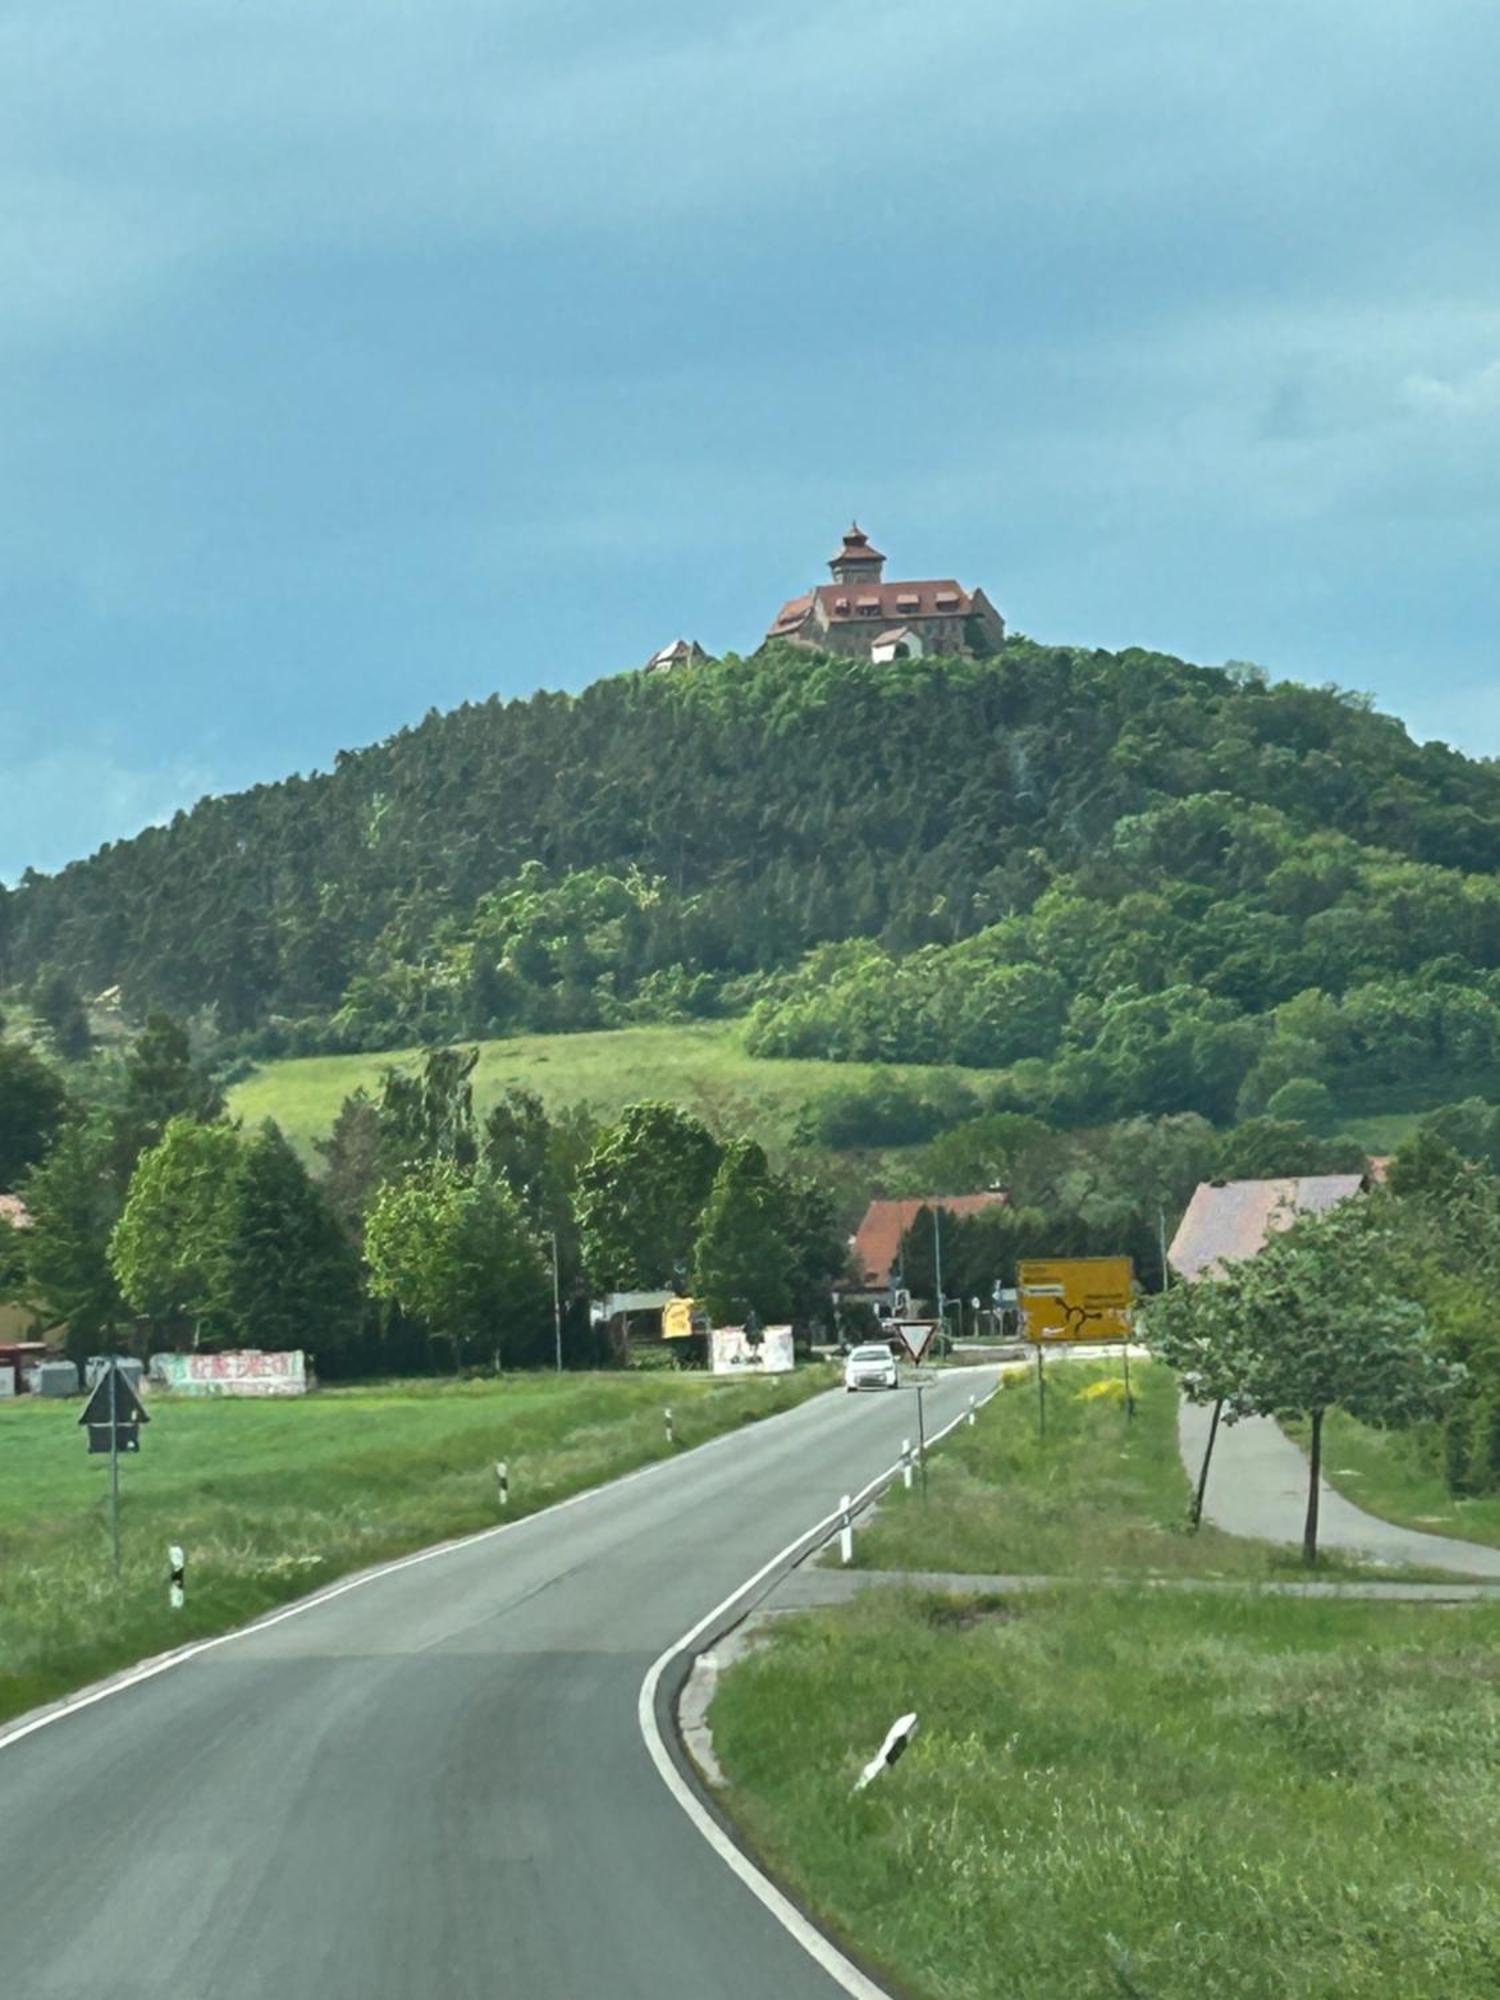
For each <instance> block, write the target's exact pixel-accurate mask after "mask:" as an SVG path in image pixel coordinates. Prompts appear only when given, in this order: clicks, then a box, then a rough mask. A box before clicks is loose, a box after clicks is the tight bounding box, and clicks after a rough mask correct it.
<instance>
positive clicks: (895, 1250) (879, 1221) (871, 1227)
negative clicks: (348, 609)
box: [849, 1188, 1010, 1305]
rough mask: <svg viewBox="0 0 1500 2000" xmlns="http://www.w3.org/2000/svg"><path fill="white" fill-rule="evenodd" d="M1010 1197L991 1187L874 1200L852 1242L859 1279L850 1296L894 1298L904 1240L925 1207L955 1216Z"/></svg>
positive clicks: (872, 1299)
mask: <svg viewBox="0 0 1500 2000" xmlns="http://www.w3.org/2000/svg"><path fill="white" fill-rule="evenodd" d="M1009 1199H1010V1196H1009V1195H1008V1194H1006V1193H1005V1192H1004V1191H1003V1189H1000V1188H992V1189H991V1190H990V1191H989V1192H988V1193H987V1194H919V1195H909V1196H908V1197H907V1198H906V1199H905V1200H904V1201H872V1202H871V1203H870V1205H869V1207H868V1208H867V1209H866V1210H865V1215H864V1220H863V1222H861V1223H860V1225H859V1228H858V1229H857V1230H856V1231H855V1234H854V1240H853V1242H852V1243H851V1245H850V1263H851V1265H852V1267H853V1270H854V1273H855V1276H856V1279H857V1283H856V1285H855V1288H854V1290H853V1291H851V1292H850V1294H849V1297H850V1298H851V1299H862V1300H865V1301H866V1302H867V1303H869V1304H871V1305H875V1304H877V1303H890V1302H891V1301H893V1300H894V1297H895V1294H896V1292H897V1290H899V1289H900V1284H901V1244H902V1240H903V1238H904V1237H905V1235H906V1233H907V1231H908V1230H909V1229H910V1228H911V1226H912V1224H913V1223H914V1222H915V1221H916V1219H917V1217H918V1216H919V1215H920V1214H921V1213H922V1210H923V1209H924V1208H926V1209H931V1210H934V1211H935V1210H937V1209H941V1210H942V1211H943V1213H944V1214H945V1215H950V1216H955V1217H957V1216H966V1215H978V1213H979V1212H980V1210H981V1209H985V1208H993V1207H995V1206H996V1204H997V1203H998V1204H999V1205H1001V1206H1002V1207H1003V1206H1004V1204H1005V1203H1006V1202H1008V1201H1009ZM944 1235H945V1240H946V1232H945V1233H944Z"/></svg>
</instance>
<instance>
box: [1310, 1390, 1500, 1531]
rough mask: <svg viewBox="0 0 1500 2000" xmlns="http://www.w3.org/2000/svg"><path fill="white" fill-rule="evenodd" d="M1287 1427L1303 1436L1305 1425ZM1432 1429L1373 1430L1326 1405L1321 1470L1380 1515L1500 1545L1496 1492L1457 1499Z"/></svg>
mask: <svg viewBox="0 0 1500 2000" xmlns="http://www.w3.org/2000/svg"><path fill="white" fill-rule="evenodd" d="M1285 1428H1286V1430H1287V1431H1288V1432H1289V1434H1290V1435H1292V1436H1293V1437H1297V1438H1298V1439H1299V1440H1303V1441H1304V1442H1305V1431H1306V1427H1305V1425H1299V1424H1295V1423H1289V1424H1287V1425H1286V1426H1285ZM1440 1451H1441V1443H1440V1439H1439V1437H1438V1435H1437V1434H1436V1432H1435V1430H1434V1429H1433V1428H1432V1427H1431V1426H1428V1425H1419V1426H1417V1427H1416V1428H1415V1429H1413V1430H1409V1431H1377V1430H1371V1429H1370V1428H1369V1427H1368V1426H1367V1425H1365V1424H1360V1423H1356V1422H1355V1421H1354V1419H1353V1417H1348V1416H1345V1414H1344V1412H1343V1411H1342V1410H1331V1411H1330V1412H1329V1415H1328V1419H1327V1423H1326V1426H1325V1429H1324V1437H1323V1473H1324V1477H1325V1478H1326V1479H1327V1480H1328V1483H1329V1485H1330V1486H1336V1487H1337V1488H1338V1490H1339V1492H1340V1493H1344V1494H1346V1495H1347V1496H1348V1497H1349V1499H1351V1500H1353V1501H1355V1502H1356V1503H1357V1504H1358V1505H1359V1506H1361V1507H1363V1508H1364V1509H1365V1511H1366V1512H1367V1513H1370V1514H1378V1515H1379V1516H1380V1518H1381V1520H1383V1521H1395V1522H1397V1523H1399V1524H1400V1526H1402V1527H1404V1528H1419V1529H1425V1530H1426V1532H1427V1533H1428V1534H1433V1535H1455V1536H1457V1537H1458V1538H1459V1540H1460V1541H1466V1542H1485V1543H1488V1544H1489V1546H1490V1547H1492V1548H1500V1494H1496V1493H1485V1494H1479V1495H1476V1496H1475V1497H1474V1498H1473V1499H1460V1498H1459V1497H1458V1496H1457V1495H1455V1494H1453V1493H1450V1492H1449V1491H1448V1485H1447V1482H1446V1480H1445V1479H1444V1478H1443V1473H1442V1464H1441V1459H1440Z"/></svg>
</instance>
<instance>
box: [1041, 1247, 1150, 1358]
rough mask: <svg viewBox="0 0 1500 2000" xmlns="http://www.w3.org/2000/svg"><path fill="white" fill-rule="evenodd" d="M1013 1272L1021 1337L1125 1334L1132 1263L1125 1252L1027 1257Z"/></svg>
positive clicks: (1116, 1336)
mask: <svg viewBox="0 0 1500 2000" xmlns="http://www.w3.org/2000/svg"><path fill="white" fill-rule="evenodd" d="M1017 1276H1018V1278H1019V1284H1018V1285H1017V1290H1018V1292H1019V1294H1020V1298H1019V1304H1020V1308H1021V1332H1022V1335H1023V1337H1024V1338H1025V1339H1027V1340H1033V1341H1089V1340H1129V1339H1130V1337H1131V1333H1132V1330H1133V1326H1132V1305H1133V1301H1134V1298H1135V1268H1134V1266H1133V1265H1132V1264H1131V1261H1130V1259H1129V1258H1128V1257H1046V1258H1042V1257H1029V1258H1027V1259H1026V1260H1025V1261H1024V1262H1023V1263H1022V1265H1021V1266H1020V1269H1019V1271H1018V1273H1017Z"/></svg>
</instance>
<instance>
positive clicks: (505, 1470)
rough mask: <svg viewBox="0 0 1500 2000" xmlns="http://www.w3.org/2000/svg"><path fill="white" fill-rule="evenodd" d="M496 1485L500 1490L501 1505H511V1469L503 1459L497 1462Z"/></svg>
mask: <svg viewBox="0 0 1500 2000" xmlns="http://www.w3.org/2000/svg"><path fill="white" fill-rule="evenodd" d="M495 1485H496V1487H497V1488H498V1489H499V1494H500V1505H501V1506H502V1507H508V1506H509V1505H510V1467H509V1466H508V1465H507V1464H506V1462H505V1460H504V1459H503V1458H497V1459H496V1460H495Z"/></svg>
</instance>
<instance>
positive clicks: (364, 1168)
mask: <svg viewBox="0 0 1500 2000" xmlns="http://www.w3.org/2000/svg"><path fill="white" fill-rule="evenodd" d="M313 1147H314V1149H315V1151H316V1152H317V1153H318V1154H319V1155H320V1157H321V1158H322V1161H323V1194H324V1196H325V1198H326V1200H327V1202H328V1206H329V1208H330V1209H331V1210H332V1211H333V1213H334V1215H335V1216H337V1218H338V1222H339V1227H340V1228H341V1229H342V1230H343V1232H344V1234H345V1235H346V1236H347V1237H348V1239H349V1241H350V1242H351V1243H353V1244H356V1245H358V1244H360V1243H362V1242H363V1241H364V1234H365V1215H366V1213H367V1212H368V1210H369V1206H370V1203H371V1202H372V1201H373V1200H374V1199H375V1191H376V1189H377V1188H378V1187H379V1186H380V1184H381V1182H382V1181H383V1180H385V1178H386V1176H387V1174H388V1172H389V1171H390V1162H389V1153H388V1148H387V1146H386V1143H385V1136H384V1133H383V1132H382V1130H381V1123H380V1111H379V1108H378V1107H377V1105H376V1104H375V1103H374V1101H373V1100H372V1099H371V1098H370V1097H369V1096H368V1095H367V1094H366V1092H365V1091H364V1090H354V1091H351V1092H350V1094H349V1096H347V1097H346V1098H345V1099H344V1101H343V1103H342V1104H341V1105H340V1106H339V1109H338V1116H337V1117H336V1118H335V1119H334V1121H333V1129H332V1130H331V1131H330V1132H329V1134H328V1137H327V1138H326V1139H314V1140H313Z"/></svg>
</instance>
